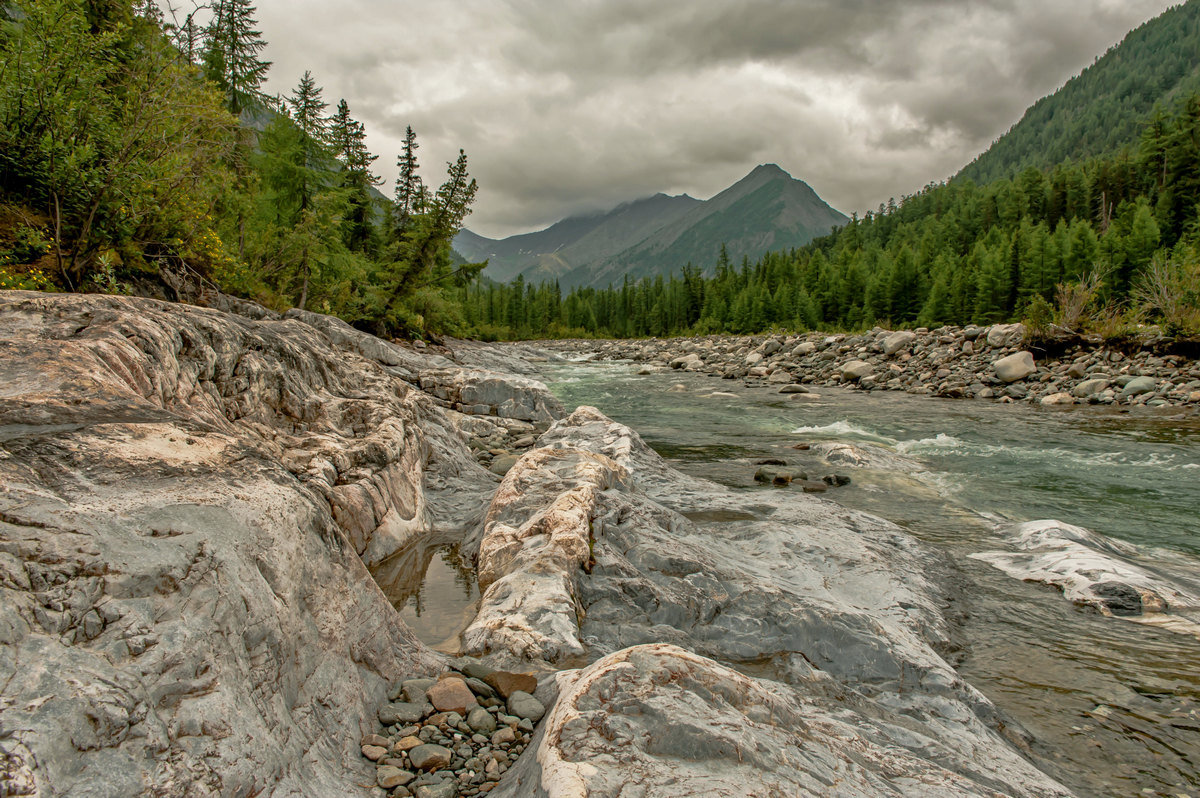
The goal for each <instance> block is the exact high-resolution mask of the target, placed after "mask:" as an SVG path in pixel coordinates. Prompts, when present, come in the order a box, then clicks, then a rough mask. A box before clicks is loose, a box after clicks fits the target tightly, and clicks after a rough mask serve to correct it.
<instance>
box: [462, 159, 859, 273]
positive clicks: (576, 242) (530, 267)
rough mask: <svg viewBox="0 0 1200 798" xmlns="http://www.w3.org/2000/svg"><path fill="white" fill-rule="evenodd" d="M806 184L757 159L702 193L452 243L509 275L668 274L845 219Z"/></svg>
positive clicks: (794, 241)
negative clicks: (730, 180)
mask: <svg viewBox="0 0 1200 798" xmlns="http://www.w3.org/2000/svg"><path fill="white" fill-rule="evenodd" d="M847 221H848V220H847V218H846V216H845V215H844V214H842V213H839V212H838V211H836V210H834V209H833V208H831V207H829V205H828V204H826V203H825V202H824V201H823V200H822V199H821V198H820V197H819V196H817V193H816V192H815V191H813V190H812V188H811V187H810V186H809V185H808V184H807V183H805V182H804V181H802V180H796V179H795V178H793V177H792V176H791V175H789V174H788V173H787V172H785V171H784V170H783V169H781V168H779V167H778V166H776V165H775V164H764V165H761V166H758V167H755V169H754V170H752V171H751V172H750V173H749V174H748V175H746V176H745V177H744V178H742V179H741V180H739V181H738V182H737V183H735V184H733V185H732V186H730V187H729V188H727V189H725V190H724V191H722V192H721V193H719V194H717V195H716V196H714V197H712V198H711V199H709V200H705V201H701V200H697V199H694V198H693V197H689V196H687V195H686V194H684V195H681V196H675V197H672V196H667V195H666V194H656V195H654V196H653V197H647V198H645V199H640V200H635V201H633V202H628V203H625V204H623V205H620V206H618V207H616V208H614V209H613V210H611V211H608V212H607V213H599V214H591V215H586V216H576V217H570V218H568V219H564V220H562V221H560V222H558V223H556V224H553V225H551V226H550V227H548V228H546V229H545V230H541V231H538V232H536V233H526V234H524V235H519V236H512V237H510V238H505V239H500V240H494V239H489V238H484V237H482V236H479V235H476V234H475V233H472V232H471V231H469V230H464V231H462V233H460V234H459V237H458V238H456V239H455V242H454V245H455V249H457V250H458V252H459V253H461V254H462V255H463V256H464V257H466V258H467V259H468V260H483V259H484V258H487V259H488V267H487V269H486V270H485V271H484V274H485V275H486V276H488V277H491V278H492V279H494V280H499V281H501V282H508V281H510V280H513V279H515V278H516V277H517V276H518V275H521V276H524V278H525V279H526V281H528V282H541V281H543V280H558V281H559V285H560V286H561V287H563V288H564V289H565V288H572V287H576V286H597V287H602V286H606V285H608V284H609V283H617V282H620V281H621V280H622V279H623V278H624V277H625V275H627V274H628V275H629V276H630V277H633V278H640V277H652V276H655V275H664V276H665V275H667V274H671V273H675V272H678V271H679V270H681V269H682V268H683V267H684V266H685V265H687V264H688V263H691V264H692V265H694V266H696V267H697V268H701V269H703V270H705V271H711V270H712V267H713V265H714V264H715V263H716V259H717V255H718V253H719V251H720V248H721V245H722V244H725V245H726V247H727V250H728V252H729V256H730V257H731V258H733V259H735V260H741V258H742V257H743V256H746V257H749V258H751V259H754V258H757V257H759V256H761V255H763V254H765V253H766V252H769V251H772V250H780V249H789V248H792V247H798V246H802V245H804V244H807V243H808V242H809V241H811V240H812V239H814V238H816V237H817V236H821V235H825V234H826V233H828V232H829V231H830V229H831V228H833V227H837V226H840V225H843V224H845V223H846V222H847Z"/></svg>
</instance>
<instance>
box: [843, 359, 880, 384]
mask: <svg viewBox="0 0 1200 798" xmlns="http://www.w3.org/2000/svg"><path fill="white" fill-rule="evenodd" d="M874 370H875V367H874V366H872V365H871V364H870V363H867V362H866V361H865V360H851V361H850V362H848V363H845V364H844V365H843V366H842V368H841V374H842V379H844V380H846V381H853V380H858V379H862V378H863V377H865V376H867V375H868V374H870V373H871V372H872V371H874Z"/></svg>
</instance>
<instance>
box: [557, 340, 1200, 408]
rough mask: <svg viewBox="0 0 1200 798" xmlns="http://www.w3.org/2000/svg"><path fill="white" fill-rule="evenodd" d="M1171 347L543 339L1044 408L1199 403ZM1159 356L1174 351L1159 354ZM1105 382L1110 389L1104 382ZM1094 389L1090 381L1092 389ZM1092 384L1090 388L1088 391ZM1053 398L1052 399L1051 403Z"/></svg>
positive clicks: (1184, 357)
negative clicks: (1124, 348) (1048, 347)
mask: <svg viewBox="0 0 1200 798" xmlns="http://www.w3.org/2000/svg"><path fill="white" fill-rule="evenodd" d="M1170 343H1171V342H1169V341H1165V340H1157V339H1155V340H1147V341H1146V346H1145V348H1141V349H1136V350H1134V351H1132V352H1125V351H1121V350H1117V349H1112V348H1108V347H1105V346H1103V345H1102V344H1100V343H1098V342H1094V341H1086V340H1085V341H1079V342H1075V343H1071V344H1053V343H1051V344H1048V345H1053V346H1054V347H1055V349H1054V351H1053V352H1048V351H1044V350H1043V349H1040V348H1037V347H1035V346H1034V345H1033V344H1032V343H1031V342H1030V341H1029V340H1028V339H1027V334H1026V330H1025V327H1024V325H1021V324H996V325H993V326H991V327H976V326H968V327H940V328H938V329H935V330H928V329H925V328H921V329H918V330H900V331H895V332H893V331H890V330H883V329H880V328H875V329H873V330H871V331H869V332H865V333H861V334H855V335H846V334H837V335H827V334H824V333H807V334H803V335H786V336H785V335H773V336H747V337H736V336H709V337H695V338H671V339H650V340H636V341H542V342H539V344H538V345H539V346H540V347H543V348H544V349H546V350H549V351H551V352H571V353H580V352H586V353H591V354H592V355H594V356H595V357H596V358H597V359H601V360H617V359H620V360H626V359H627V360H633V361H635V362H638V363H645V364H647V366H648V367H649V368H652V369H653V368H661V369H681V370H683V371H692V372H701V373H706V374H711V375H713V376H719V377H724V378H726V379H740V380H744V381H746V382H747V383H762V384H770V385H779V386H780V393H784V394H790V395H791V396H792V397H793V398H794V399H795V400H797V401H803V397H804V396H806V395H808V394H805V393H801V392H799V391H798V390H797V389H796V388H794V387H793V386H801V387H803V386H808V387H809V388H811V387H814V386H822V385H849V386H852V387H856V388H861V389H865V390H889V391H908V392H909V393H916V394H928V395H933V396H942V397H949V398H980V399H995V400H998V401H1003V402H1015V401H1022V402H1030V403H1037V404H1047V405H1049V404H1060V405H1062V404H1080V403H1086V404H1104V405H1148V406H1151V407H1157V406H1180V405H1187V406H1196V405H1200V363H1197V361H1196V359H1195V354H1194V351H1192V352H1191V353H1186V352H1187V351H1188V350H1180V351H1183V352H1185V353H1184V354H1181V353H1172V352H1170V351H1169V350H1170ZM1157 350H1168V351H1165V352H1160V351H1157ZM1101 381H1103V383H1104V384H1101ZM1089 383H1090V384H1089ZM1084 385H1086V387H1082V386H1084ZM1050 397H1054V400H1053V401H1046V400H1047V399H1048V398H1050Z"/></svg>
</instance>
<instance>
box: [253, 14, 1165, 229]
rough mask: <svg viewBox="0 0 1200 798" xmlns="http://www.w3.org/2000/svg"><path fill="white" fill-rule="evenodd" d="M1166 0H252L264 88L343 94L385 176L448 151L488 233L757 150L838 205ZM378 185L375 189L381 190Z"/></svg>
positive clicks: (906, 168)
mask: <svg viewBox="0 0 1200 798" xmlns="http://www.w3.org/2000/svg"><path fill="white" fill-rule="evenodd" d="M1169 5H1171V0H1070V1H1069V2H1066V1H1064V2H1047V0H889V2H880V1H879V0H875V1H874V2H869V1H868V0H789V1H786V2H785V1H784V0H774V1H772V0H742V1H741V2H716V0H688V2H682V1H680V2H667V1H664V2H645V0H578V1H575V0H567V1H566V2H563V0H557V1H556V2H547V1H546V0H509V1H508V2H496V1H495V0H486V1H485V0H460V1H459V2H455V3H428V2H407V1H401V2H379V1H378V0H320V2H318V1H317V0H287V1H286V2H285V1H284V0H261V1H260V2H259V3H258V18H259V23H260V27H261V29H262V31H263V35H264V37H265V38H266V39H267V40H268V41H269V42H270V46H269V48H268V50H267V53H266V57H267V58H269V59H271V60H272V61H273V62H274V66H273V67H272V70H271V77H270V82H269V86H268V88H269V90H271V91H273V92H280V93H286V92H287V91H289V90H290V88H291V87H292V86H293V85H294V84H295V82H296V81H297V79H298V78H299V76H300V75H301V74H302V73H303V72H304V70H306V69H311V70H312V71H313V74H314V76H315V77H316V79H317V81H318V82H319V83H320V84H321V85H323V86H324V89H325V97H326V99H327V100H329V101H330V103H331V105H332V104H333V103H335V102H336V101H337V99H338V98H341V97H345V98H346V100H347V101H348V102H349V103H350V107H351V110H352V111H353V113H354V114H355V115H356V116H357V117H358V118H359V119H361V120H362V121H363V122H364V123H365V124H366V126H367V130H368V135H369V143H370V145H371V147H372V149H373V151H375V152H376V153H379V154H380V156H381V157H380V160H379V162H378V165H379V166H380V171H381V172H382V173H383V174H384V176H385V177H387V178H388V179H389V181H390V179H391V178H393V177H394V175H395V169H394V167H393V166H392V163H393V162H394V159H395V155H396V153H397V152H398V151H399V149H400V144H401V141H402V139H403V134H404V128H405V126H406V125H412V127H413V129H414V130H415V131H416V132H417V135H418V138H419V140H420V143H421V150H420V152H419V155H420V156H421V159H422V164H423V170H424V173H425V175H426V179H427V181H429V182H434V181H437V180H438V179H440V176H441V170H442V169H443V168H444V166H443V165H444V163H445V162H446V161H448V160H450V159H452V158H453V157H454V156H455V155H456V154H457V152H458V149H459V148H460V147H461V148H463V149H465V150H466V151H467V155H468V157H469V159H470V164H471V172H472V174H473V175H474V176H475V177H476V178H477V179H478V180H479V184H480V191H479V195H478V198H477V201H476V204H475V213H474V215H473V216H472V217H471V218H470V219H469V220H468V224H469V226H470V227H471V228H472V229H473V230H475V231H477V232H480V233H482V234H484V235H491V236H503V235H509V234H512V233H515V232H522V231H526V230H531V229H537V228H540V227H544V226H545V225H547V224H550V223H552V222H554V221H556V220H558V219H560V218H562V217H564V216H566V215H569V214H571V213H576V212H580V211H585V210H594V209H599V208H605V207H611V206H612V205H615V204H617V203H619V202H623V201H625V200H629V199H633V198H636V197H641V196H646V195H649V194H652V193H655V192H658V191H665V192H668V193H682V192H687V193H689V194H691V195H693V196H696V197H701V198H705V197H708V196H711V195H712V194H713V193H715V192H717V191H719V190H721V189H722V188H724V187H725V186H727V185H729V184H731V183H732V182H734V181H735V180H737V179H739V178H740V177H742V176H743V175H744V174H745V173H747V172H748V171H750V169H752V168H753V167H754V166H755V165H757V164H759V163H764V162H774V163H778V164H779V165H780V166H782V167H783V168H784V169H786V170H788V171H789V172H791V173H792V174H793V175H794V176H796V177H799V178H802V179H804V180H806V181H808V182H809V183H810V184H811V185H812V186H813V188H815V189H816V190H817V192H818V193H819V194H821V196H822V197H824V198H825V199H826V200H827V201H829V202H830V203H831V204H832V205H834V206H835V207H837V208H838V209H840V210H843V211H845V212H847V213H849V212H850V211H856V210H857V211H863V210H867V209H870V208H874V207H876V206H877V205H878V204H879V203H880V202H885V201H886V200H887V199H888V198H889V197H898V196H900V195H901V194H904V193H910V192H913V191H916V190H918V189H919V188H920V187H921V186H922V185H925V184H926V183H928V182H930V181H931V180H939V179H943V178H945V177H948V176H950V175H951V174H953V173H954V172H955V171H957V170H958V169H959V168H961V167H962V166H963V165H964V164H966V163H967V162H968V161H970V160H971V159H972V158H973V157H974V156H975V155H977V154H978V153H979V152H981V151H982V150H983V149H985V148H986V147H987V146H988V144H989V143H990V142H991V141H992V140H993V139H995V138H996V137H997V136H998V135H1000V134H1001V133H1003V132H1004V131H1005V130H1006V129H1007V128H1008V127H1009V126H1011V125H1012V124H1013V123H1015V122H1016V121H1017V119H1018V118H1019V117H1020V115H1021V113H1022V111H1023V110H1024V109H1025V108H1026V107H1027V106H1028V105H1029V104H1031V103H1032V102H1033V101H1034V100H1036V99H1037V98H1039V97H1041V96H1042V95H1044V94H1046V93H1048V92H1050V91H1053V90H1054V89H1055V88H1057V87H1058V86H1060V85H1061V84H1062V83H1063V82H1064V81H1065V80H1066V79H1067V78H1069V77H1070V76H1071V75H1073V74H1074V73H1076V72H1078V71H1079V70H1080V69H1082V68H1083V67H1085V66H1087V65H1088V64H1090V63H1091V62H1092V59H1093V58H1094V57H1095V56H1097V55H1100V54H1102V53H1103V52H1104V50H1105V49H1106V48H1107V47H1109V46H1111V45H1113V44H1115V43H1116V42H1118V41H1119V40H1120V39H1121V38H1122V37H1123V36H1124V34H1125V33H1126V32H1127V31H1128V30H1130V29H1131V28H1133V27H1136V26H1137V25H1138V24H1140V23H1141V22H1144V21H1145V20H1147V19H1150V18H1151V17H1153V16H1155V15H1157V14H1159V13H1161V12H1162V11H1164V10H1165V9H1166V8H1167V7H1168V6H1169ZM384 188H385V189H386V188H387V187H386V186H385V187H384Z"/></svg>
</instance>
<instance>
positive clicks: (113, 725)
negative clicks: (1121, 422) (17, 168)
mask: <svg viewBox="0 0 1200 798" xmlns="http://www.w3.org/2000/svg"><path fill="white" fill-rule="evenodd" d="M223 306H224V308H225V310H215V309H208V308H198V307H190V306H183V305H174V304H170V303H163V302H156V301H152V300H145V299H134V298H125V297H107V296H81V295H66V296H51V295H41V294H35V293H28V292H0V384H2V385H3V386H4V388H3V392H2V393H0V599H2V600H0V792H2V793H4V794H10V795H19V794H36V795H46V796H56V795H73V794H87V795H90V796H123V795H131V794H145V795H164V796H165V795H211V794H216V795H227V796H239V795H264V796H286V795H355V796H361V795H380V796H382V795H384V794H385V793H386V794H391V795H399V796H403V795H406V794H409V793H411V794H413V795H416V796H421V797H422V798H425V796H453V795H472V794H477V793H484V792H489V791H490V793H491V794H492V795H499V796H507V797H509V798H516V797H517V796H528V795H545V796H563V797H564V798H565V797H566V796H579V795H616V794H619V793H620V792H621V791H622V790H623V789H624V787H625V786H626V785H630V784H637V785H639V787H640V789H641V790H642V794H644V795H647V796H665V795H671V796H692V795H697V796H698V795H711V794H722V795H746V796H749V795H766V794H783V795H797V796H828V795H846V796H850V795H853V796H866V795H910V796H926V795H981V796H982V795H988V796H992V795H996V794H1003V795H1012V796H1065V795H1068V794H1069V791H1068V790H1067V789H1066V788H1064V787H1063V786H1062V785H1060V784H1059V783H1058V782H1057V781H1056V780H1055V779H1054V778H1052V777H1051V776H1048V775H1047V774H1045V773H1043V772H1041V771H1039V770H1038V769H1037V768H1036V767H1035V766H1034V765H1033V764H1031V763H1030V761H1029V760H1027V759H1026V758H1025V757H1024V756H1023V755H1022V748H1023V747H1024V746H1025V744H1026V738H1025V737H1024V736H1023V734H1022V733H1021V731H1020V730H1019V729H1018V728H1016V727H1014V726H1013V725H1012V724H1011V723H1006V722H1004V721H1003V720H1002V719H1001V718H1000V717H999V715H998V713H997V711H996V709H995V707H994V706H993V705H992V704H991V703H990V702H989V701H988V700H987V699H986V698H985V697H984V696H983V695H982V694H980V693H979V692H978V691H976V690H975V689H974V688H973V687H972V686H971V685H969V684H967V683H966V682H965V681H963V679H962V678H961V677H960V676H959V675H958V674H957V673H956V671H955V669H954V667H953V666H952V665H951V664H950V662H949V661H948V660H947V659H946V656H947V655H949V654H950V653H951V652H953V651H954V648H955V643H954V639H953V635H952V628H951V624H950V623H949V621H948V620H947V614H948V611H949V608H951V607H952V606H953V604H954V602H955V601H956V592H955V591H956V588H955V585H956V584H957V579H958V577H957V576H956V568H955V565H954V563H952V562H949V561H947V559H946V558H945V557H944V556H942V555H940V554H939V553H938V552H937V551H935V550H933V549H931V548H930V547H928V546H926V545H924V544H921V543H920V542H919V541H917V540H915V539H914V538H913V537H911V536H910V535H908V534H907V533H905V532H904V531H903V530H902V529H900V528H899V527H897V526H895V525H893V524H891V523H888V522H886V521H883V520H881V519H879V518H876V517H873V516H870V515H867V514H864V513H861V512H855V511H848V510H846V509H845V508H842V507H840V506H838V505H836V504H833V503H831V502H828V501H825V500H823V499H821V498H818V497H815V496H810V495H807V494H805V493H803V492H801V491H770V492H767V491H763V492H758V493H755V494H753V495H749V494H747V493H745V492H742V491H735V490H732V489H729V488H725V487H723V486H720V485H717V484H714V483H711V482H707V481H705V480H702V479H696V478H693V477H687V476H685V475H683V474H681V473H679V472H678V471H676V470H674V469H673V468H671V467H670V465H668V464H667V463H666V461H664V460H663V459H662V458H661V457H659V456H658V455H657V454H655V453H654V452H653V451H652V450H651V449H649V447H647V446H646V445H645V443H644V442H643V441H642V440H641V438H640V437H639V436H638V435H637V433H636V432H634V431H633V430H631V429H629V428H628V427H625V426H623V425H620V424H617V423H614V422H613V421H611V420H609V419H608V418H606V417H605V416H603V415H602V414H600V413H599V412H598V411H596V410H595V409H592V408H587V407H583V408H579V409H577V410H575V411H574V412H572V413H569V414H568V413H567V412H566V410H565V409H564V408H562V407H561V405H560V404H559V403H558V402H557V401H556V400H555V399H554V398H553V396H551V395H550V394H549V392H548V391H547V390H546V389H545V386H544V385H542V384H540V383H539V382H537V381H536V380H534V379H531V378H530V377H529V376H528V375H520V374H514V373H512V372H513V371H518V370H521V368H520V364H519V363H518V362H516V361H518V360H519V352H517V350H514V349H511V348H505V349H495V350H490V349H489V348H488V347H482V346H478V345H468V346H464V347H462V348H461V351H459V352H455V351H453V348H452V349H451V350H450V351H447V352H445V353H442V354H438V353H435V352H433V351H430V350H428V349H425V350H422V349H421V348H418V347H414V348H402V347H399V346H396V345H394V344H391V343H388V342H385V341H381V340H379V339H375V338H372V337H371V336H369V335H365V334H363V333H360V332H358V331H355V330H353V329H352V328H350V327H349V326H347V325H345V324H343V323H342V322H339V321H337V320H336V319H331V318H329V317H326V316H321V315H318V314H313V313H304V312H295V311H293V312H289V313H288V314H287V315H286V317H279V316H276V315H274V314H271V313H269V312H266V311H263V310H262V309H261V308H257V307H256V306H251V305H248V304H245V303H238V302H234V301H227V302H225V303H224V305H223ZM762 343H764V342H761V341H760V342H759V343H758V344H756V346H758V345H761V344H762ZM831 346H832V344H831ZM840 346H841V344H839V347H840ZM793 348H795V347H793ZM780 349H782V344H781V345H780ZM778 351H779V350H774V351H772V353H771V354H769V355H764V358H769V357H772V356H774V355H775V354H777V353H778ZM848 351H849V350H848ZM489 352H493V353H494V355H495V357H494V358H492V357H491V355H489ZM514 352H517V354H516V355H514ZM445 355H450V356H451V357H446V356H445ZM744 357H745V356H743V359H744ZM456 360H457V362H456ZM493 361H494V362H495V363H498V364H509V365H508V366H506V368H505V370H504V371H497V370H492V369H489V368H487V367H486V366H487V365H488V364H489V362H493ZM701 361H702V362H703V359H702V358H701ZM667 367H669V365H668V366H667ZM765 376H767V377H768V378H769V377H771V373H767V374H765ZM860 379H861V377H860ZM1168 393H1170V392H1168ZM530 439H532V440H530ZM501 458H509V459H507V460H505V462H503V463H498V462H497V461H498V460H500V459H501ZM481 461H485V462H487V464H488V466H489V467H492V468H494V470H495V471H497V472H501V471H502V472H504V476H503V478H502V479H501V478H500V476H499V475H498V474H497V473H493V471H491V470H489V469H488V468H485V467H483V465H481ZM434 536H437V538H438V539H441V540H444V539H451V540H453V541H455V542H456V543H457V545H458V546H459V548H460V550H461V551H463V552H464V553H465V555H466V557H467V560H468V561H469V564H470V566H471V567H472V568H474V569H475V571H476V573H477V577H478V584H479V589H480V591H481V596H480V600H479V607H478V612H477V613H476V615H475V618H474V620H473V621H472V622H471V623H470V625H469V626H468V627H467V628H466V630H465V631H464V632H463V633H462V635H461V648H462V652H463V653H464V654H465V655H469V656H465V657H463V658H459V659H451V658H448V657H446V656H445V655H443V654H440V653H438V652H436V651H433V650H431V649H430V648H428V647H427V646H425V645H424V644H422V643H421V642H420V641H419V640H417V639H416V638H415V637H414V636H413V635H412V633H411V632H410V631H409V629H408V628H407V627H406V626H405V624H404V623H403V622H402V621H401V620H400V618H399V615H398V614H397V612H396V611H395V610H394V608H393V607H392V606H391V604H390V602H389V600H388V598H387V597H386V596H385V595H384V594H383V593H382V592H381V590H380V589H379V587H378V585H376V583H375V582H374V581H373V580H372V578H371V575H370V571H369V570H368V566H372V565H375V564H378V563H380V562H382V561H384V560H386V559H387V558H389V557H393V556H395V555H397V554H398V553H403V552H405V551H408V550H411V549H412V548H413V547H417V546H421V545H425V544H426V542H427V541H428V540H430V539H432V538H433V537H434ZM498 671H499V672H502V673H504V674H507V676H506V677H504V680H503V682H501V681H497V679H498V678H499V677H497V676H496V673H497V672H498ZM419 676H420V677H427V678H429V679H435V680H436V681H419V680H415V679H416V677H419ZM535 682H536V683H537V687H536V693H537V697H536V698H534V697H532V696H529V695H528V692H529V689H530V688H533V685H534V683H535ZM502 684H503V686H502ZM489 690H491V691H492V693H491V694H489V692H488V691H489ZM401 699H402V700H401ZM543 709H544V711H545V717H542V718H541V720H540V721H539V722H537V723H536V725H535V721H536V720H537V718H538V717H540V712H541V711H542V710H543ZM514 719H515V723H514V722H513V721H514ZM492 724H495V726H494V729H493V728H492ZM489 730H490V731H489ZM506 731H511V739H509V735H508V734H505V732H506ZM497 735H500V737H499V738H498V737H497ZM490 763H494V764H490ZM480 768H482V770H480ZM409 776H411V777H412V778H409ZM385 784H386V786H385Z"/></svg>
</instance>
